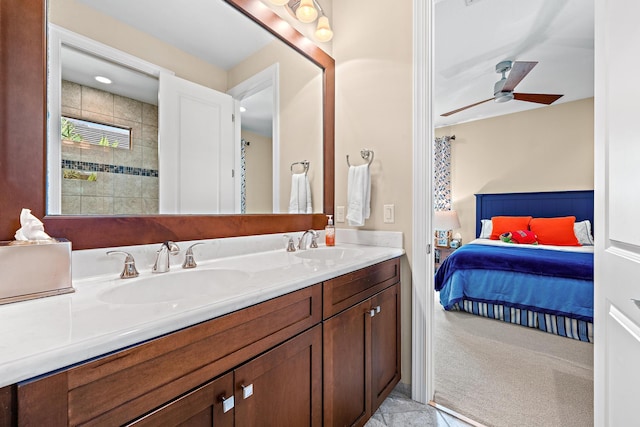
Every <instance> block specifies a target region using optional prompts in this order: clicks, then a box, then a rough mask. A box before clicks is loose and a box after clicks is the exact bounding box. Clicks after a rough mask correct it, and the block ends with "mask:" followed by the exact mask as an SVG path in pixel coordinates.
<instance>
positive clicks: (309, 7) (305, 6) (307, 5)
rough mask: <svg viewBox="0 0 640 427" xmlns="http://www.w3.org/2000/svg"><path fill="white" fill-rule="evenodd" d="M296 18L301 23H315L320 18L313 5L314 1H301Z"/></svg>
mask: <svg viewBox="0 0 640 427" xmlns="http://www.w3.org/2000/svg"><path fill="white" fill-rule="evenodd" d="M296 17H297V18H298V19H299V20H300V22H305V23H309V22H313V21H315V20H316V18H317V17H318V11H317V10H316V8H315V6H314V5H313V0H301V1H300V6H298V9H296Z"/></svg>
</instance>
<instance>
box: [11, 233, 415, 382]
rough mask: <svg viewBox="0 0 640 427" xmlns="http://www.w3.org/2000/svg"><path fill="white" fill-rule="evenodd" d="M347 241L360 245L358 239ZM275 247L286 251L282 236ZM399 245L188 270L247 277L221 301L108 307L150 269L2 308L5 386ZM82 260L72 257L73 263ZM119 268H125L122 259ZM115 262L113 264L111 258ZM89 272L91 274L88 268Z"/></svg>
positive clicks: (303, 283)
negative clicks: (109, 298) (343, 255)
mask: <svg viewBox="0 0 640 427" xmlns="http://www.w3.org/2000/svg"><path fill="white" fill-rule="evenodd" d="M378 233H379V232H378ZM343 235H346V233H343ZM339 236H340V233H339V234H338V237H339ZM244 239H245V240H244V241H243V242H244V243H243V246H245V247H247V242H250V240H246V239H247V238H244ZM346 240H349V241H358V239H353V238H351V239H346ZM365 240H366V239H365ZM383 240H384V239H383ZM392 240H393V239H392ZM275 241H277V242H278V246H281V241H282V236H278V238H277V239H276V240H275ZM396 241H397V239H396ZM400 241H401V235H400ZM383 243H384V241H383ZM236 245H237V243H236ZM256 246H261V245H259V244H258V245H256ZM263 246H264V245H263ZM394 246H395V247H390V246H369V245H362V244H348V243H339V242H338V243H337V245H336V247H337V248H345V249H353V250H357V251H358V252H357V254H358V256H356V257H347V259H340V260H326V261H324V260H317V259H304V258H301V252H300V251H298V252H293V253H288V252H286V251H285V250H284V249H277V250H267V251H262V252H255V253H250V254H243V255H237V254H236V255H232V256H225V257H219V258H217V259H212V260H204V261H198V267H197V268H196V269H194V270H190V271H194V272H195V271H199V270H202V269H233V270H242V271H244V272H246V273H248V278H246V280H243V281H242V283H241V284H240V285H237V288H236V289H228V288H226V289H225V292H224V293H223V295H218V296H211V297H206V298H205V297H203V296H202V295H199V296H197V297H191V298H183V299H173V300H170V301H161V302H156V303H141V304H113V303H109V302H105V301H104V299H105V298H104V297H103V293H104V292H105V291H112V290H113V289H115V288H117V287H124V286H135V284H136V281H139V280H140V279H143V278H147V277H149V276H151V273H150V271H149V270H148V269H147V268H146V266H142V268H141V267H140V266H139V267H138V269H139V270H140V276H139V277H138V278H136V279H127V280H122V279H119V278H118V277H117V276H118V273H119V271H118V273H115V274H114V273H110V275H109V276H106V277H105V276H99V277H84V278H81V279H78V280H76V279H75V278H74V282H73V286H74V288H75V289H76V292H75V293H72V294H66V295H58V296H54V297H46V298H41V299H38V300H32V301H25V302H19V303H13V304H7V305H3V306H0V387H2V386H5V385H9V384H13V383H17V382H20V381H23V380H27V379H30V378H33V377H36V376H39V375H42V374H45V373H48V372H51V371H54V370H56V369H60V368H63V367H66V366H69V365H73V364H76V363H79V362H82V361H85V360H87V359H90V358H93V357H96V356H100V355H103V354H105V353H109V352H112V351H114V350H118V349H122V348H125V347H127V346H131V345H134V344H137V343H140V342H142V341H145V340H148V339H151V338H154V337H157V336H160V335H163V334H166V333H169V332H172V331H176V330H179V329H181V328H184V327H187V326H190V325H194V324H196V323H199V322H202V321H205V320H209V319H213V318H215V317H218V316H221V315H224V314H227V313H230V312H233V311H236V310H239V309H242V308H245V307H248V306H251V305H254V304H257V303H260V302H263V301H266V300H268V299H271V298H274V297H278V296H281V295H284V294H286V293H289V292H292V291H295V290H298V289H302V288H304V287H307V286H310V285H314V284H316V283H319V282H322V281H324V280H327V279H330V278H334V277H337V276H339V275H342V274H346V273H349V272H351V271H354V270H357V269H360V268H363V267H367V266H370V265H373V264H376V263H378V262H382V261H385V260H388V259H391V258H396V257H399V256H401V255H402V254H404V250H403V249H402V248H401V245H400V247H398V245H394ZM154 250H155V249H154ZM313 250H314V249H310V250H309V251H313ZM320 250H322V248H320ZM92 251H93V252H91V253H97V251H98V250H92ZM105 251H106V249H105V250H100V253H102V254H103V253H104V252H105ZM195 251H196V248H194V252H195ZM235 251H237V249H235ZM233 252H234V251H233V250H232V251H228V253H233ZM352 252H353V251H352ZM196 254H197V252H196ZM105 258H106V257H105ZM77 259H78V257H75V256H74V261H73V263H74V264H75V263H76V260H77ZM119 261H120V265H121V263H122V260H119ZM109 262H113V261H111V259H109ZM84 264H87V263H86V262H85V263H84ZM74 267H75V266H74ZM83 268H84V269H85V270H87V267H86V266H85V267H83ZM80 269H81V270H82V268H80ZM188 274H189V271H185V270H182V269H181V268H180V266H179V265H177V266H173V265H172V270H171V271H170V272H168V273H163V274H162V276H166V277H171V276H177V277H178V278H180V277H182V278H185V277H188ZM154 276H156V275H154ZM74 277H75V275H74ZM230 286H233V284H230Z"/></svg>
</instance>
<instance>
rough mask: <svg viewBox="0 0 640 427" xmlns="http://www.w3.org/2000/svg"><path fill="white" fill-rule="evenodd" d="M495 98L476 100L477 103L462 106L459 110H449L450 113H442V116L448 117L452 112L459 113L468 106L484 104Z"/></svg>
mask: <svg viewBox="0 0 640 427" xmlns="http://www.w3.org/2000/svg"><path fill="white" fill-rule="evenodd" d="M492 100H493V98H489V99H485V100H484V101H480V102H476V103H475V104H471V105H467V106H465V107H462V108H458V109H457V110H453V111H449V112H448V113H444V114H440V116H441V117H448V116H450V115H452V114H455V113H459V112H460V111H463V110H466V109H467V108H471V107H475V106H476V105H480V104H484V103H485V102H487V101H492Z"/></svg>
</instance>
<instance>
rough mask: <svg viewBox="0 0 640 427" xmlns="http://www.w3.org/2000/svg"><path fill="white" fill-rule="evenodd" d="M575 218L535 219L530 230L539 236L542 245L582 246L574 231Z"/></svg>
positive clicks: (530, 225)
mask: <svg viewBox="0 0 640 427" xmlns="http://www.w3.org/2000/svg"><path fill="white" fill-rule="evenodd" d="M575 222H576V217H575V216H564V217H556V218H533V219H532V220H531V222H530V223H529V229H530V230H531V231H533V232H534V233H535V234H536V235H537V236H538V243H540V244H541V245H556V246H581V245H580V242H578V239H577V238H576V234H575V232H574V231H573V224H575Z"/></svg>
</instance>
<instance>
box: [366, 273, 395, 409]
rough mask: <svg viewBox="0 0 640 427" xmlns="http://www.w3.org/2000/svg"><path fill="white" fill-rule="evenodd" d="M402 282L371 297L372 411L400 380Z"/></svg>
mask: <svg viewBox="0 0 640 427" xmlns="http://www.w3.org/2000/svg"><path fill="white" fill-rule="evenodd" d="M399 289H400V284H396V285H393V286H391V287H390V288H388V289H386V290H384V291H382V292H380V293H379V294H377V295H376V296H374V297H373V298H372V301H371V308H372V310H373V311H374V312H375V315H374V316H373V317H372V318H371V405H372V406H371V412H372V413H373V412H375V411H376V409H378V407H379V406H380V404H381V403H382V402H383V401H384V399H385V398H386V397H387V396H388V395H389V393H391V390H393V388H394V387H395V386H396V384H398V382H399V381H400V317H399V316H400V293H399Z"/></svg>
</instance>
